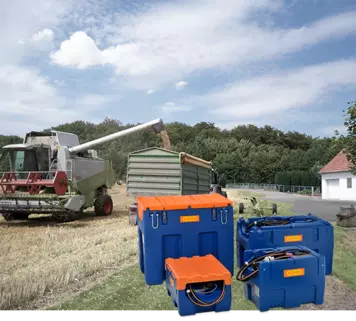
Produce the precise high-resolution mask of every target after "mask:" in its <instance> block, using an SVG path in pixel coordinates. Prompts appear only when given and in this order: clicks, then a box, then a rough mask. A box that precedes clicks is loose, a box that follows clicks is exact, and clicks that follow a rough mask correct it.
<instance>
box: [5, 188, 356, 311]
mask: <svg viewBox="0 0 356 321" xmlns="http://www.w3.org/2000/svg"><path fill="white" fill-rule="evenodd" d="M111 194H112V196H113V199H114V204H115V213H114V214H113V215H112V216H110V217H107V218H105V217H104V218H103V217H101V218H97V217H95V216H94V215H93V214H91V213H90V214H89V216H88V217H87V218H85V219H83V220H80V221H77V222H71V223H65V224H55V223H53V222H51V221H49V220H48V219H44V218H43V217H42V218H34V219H32V220H30V221H29V222H26V221H18V222H5V221H3V220H1V221H0V235H1V242H0V262H1V269H0V309H20V308H21V309H54V310H57V309H64V310H68V309H70V310H98V309H105V310H111V309H114V310H122V309H124V310H173V309H174V306H173V305H172V303H171V301H170V298H169V297H168V296H167V294H166V290H165V285H164V284H162V285H160V286H152V287H149V286H147V285H145V282H144V278H143V275H142V273H141V272H140V270H139V268H138V257H137V230H136V229H137V228H136V227H133V226H130V225H129V224H128V218H127V211H126V209H125V206H126V205H129V204H131V203H132V201H133V199H131V198H128V197H126V195H125V193H124V190H123V188H122V187H116V188H115V189H114V190H113V191H112V193H111ZM228 195H229V198H230V199H232V200H233V201H235V202H237V201H239V200H240V199H241V198H244V197H247V196H257V197H258V196H260V195H256V194H255V193H253V192H252V193H251V192H245V191H228ZM271 204H272V202H269V201H263V204H262V205H261V206H262V207H264V206H265V207H270V206H271ZM277 205H278V215H290V214H292V212H291V208H292V205H291V204H287V203H277ZM235 213H237V212H236V211H235ZM245 215H249V214H248V211H247V213H246V214H245ZM245 215H244V216H245ZM237 216H238V215H236V219H237ZM327 287H328V289H330V290H329V292H327V293H326V301H327V303H326V304H325V306H326V307H329V308H331V309H337V308H340V309H346V308H347V307H348V306H353V307H354V309H356V302H354V303H353V302H351V303H350V302H346V301H347V299H348V296H350V297H351V299H352V294H353V293H354V292H353V290H356V230H355V229H353V230H352V229H343V228H340V227H335V254H334V276H333V277H328V285H327ZM232 288H233V293H232V294H233V301H232V309H234V310H249V309H255V307H254V305H253V304H251V303H250V302H248V301H247V300H245V299H244V296H243V284H242V283H240V282H237V281H236V280H235V279H233V285H232ZM340 289H341V290H342V291H341V292H340ZM340 293H341V294H340ZM355 293H356V292H355ZM339 301H340V302H341V303H340V302H339ZM338 302H339V303H338ZM303 308H305V307H303ZM307 308H309V307H307ZM310 308H315V307H313V306H312V307H310Z"/></svg>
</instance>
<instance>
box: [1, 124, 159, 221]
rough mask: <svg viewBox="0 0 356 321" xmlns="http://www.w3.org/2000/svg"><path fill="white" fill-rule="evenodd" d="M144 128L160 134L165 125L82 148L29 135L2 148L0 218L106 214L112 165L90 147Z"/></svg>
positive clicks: (57, 135)
mask: <svg viewBox="0 0 356 321" xmlns="http://www.w3.org/2000/svg"><path fill="white" fill-rule="evenodd" d="M147 129H153V130H154V131H155V132H156V133H161V132H163V131H164V124H163V122H162V120H161V119H157V120H153V121H150V122H147V123H144V124H141V125H138V126H135V127H132V128H128V129H125V130H123V131H120V132H117V133H114V134H111V135H108V136H105V137H102V138H99V139H96V140H93V141H90V142H87V143H84V144H79V139H78V136H77V135H75V134H71V133H66V132H60V131H55V130H52V131H51V132H50V133H43V132H30V133H28V134H26V136H25V138H24V142H23V144H14V145H7V146H4V147H3V151H4V152H5V153H6V154H7V156H8V157H9V161H10V171H7V172H4V173H0V214H2V215H3V217H4V219H5V220H16V219H20V220H22V219H27V218H28V216H29V215H30V214H32V213H36V214H51V215H52V217H54V218H55V219H56V220H57V221H60V222H66V221H71V220H75V219H77V218H79V217H80V216H81V214H82V211H83V210H84V209H86V208H89V207H92V206H94V208H95V214H96V215H98V216H106V215H110V214H111V213H112V210H113V202H112V199H111V197H110V196H109V195H108V192H107V190H108V189H109V188H111V187H112V186H113V185H114V184H115V173H114V171H113V169H112V164H111V162H110V161H108V160H104V159H102V158H100V157H98V155H97V152H96V151H95V150H93V149H91V148H93V147H95V146H98V145H101V144H104V143H106V142H109V141H112V140H114V139H117V138H120V137H122V136H126V135H130V134H134V133H137V132H140V131H144V130H147Z"/></svg>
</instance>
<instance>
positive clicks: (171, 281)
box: [169, 277, 174, 287]
mask: <svg viewBox="0 0 356 321" xmlns="http://www.w3.org/2000/svg"><path fill="white" fill-rule="evenodd" d="M169 282H170V283H171V286H173V287H174V281H173V279H172V277H169Z"/></svg>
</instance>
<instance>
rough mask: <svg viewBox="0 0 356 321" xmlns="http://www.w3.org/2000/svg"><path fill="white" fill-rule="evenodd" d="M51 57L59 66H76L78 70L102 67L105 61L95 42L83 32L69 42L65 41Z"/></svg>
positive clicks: (76, 34) (75, 35)
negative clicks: (96, 66)
mask: <svg viewBox="0 0 356 321" xmlns="http://www.w3.org/2000/svg"><path fill="white" fill-rule="evenodd" d="M50 57H51V59H52V61H53V62H54V63H55V64H57V65H62V66H75V67H77V68H78V69H85V68H88V67H92V66H95V65H100V64H102V63H103V61H104V60H103V56H102V52H101V51H100V49H98V47H97V46H96V44H95V42H94V40H93V39H92V38H90V37H89V36H88V35H87V34H86V33H84V32H82V31H78V32H75V33H74V34H72V35H71V37H70V39H69V40H65V41H63V42H62V43H61V47H60V49H59V50H58V51H56V52H54V53H51V55H50Z"/></svg>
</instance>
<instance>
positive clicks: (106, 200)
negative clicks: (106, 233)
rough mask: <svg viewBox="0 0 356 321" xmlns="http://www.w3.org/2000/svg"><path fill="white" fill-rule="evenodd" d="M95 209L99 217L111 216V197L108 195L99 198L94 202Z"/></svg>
mask: <svg viewBox="0 0 356 321" xmlns="http://www.w3.org/2000/svg"><path fill="white" fill-rule="evenodd" d="M94 209H95V214H96V215H97V216H108V215H111V213H112V209H113V203H112V198H111V196H110V195H107V194H104V195H100V196H98V197H97V198H96V200H95V202H94Z"/></svg>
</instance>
